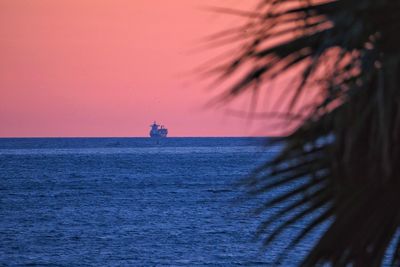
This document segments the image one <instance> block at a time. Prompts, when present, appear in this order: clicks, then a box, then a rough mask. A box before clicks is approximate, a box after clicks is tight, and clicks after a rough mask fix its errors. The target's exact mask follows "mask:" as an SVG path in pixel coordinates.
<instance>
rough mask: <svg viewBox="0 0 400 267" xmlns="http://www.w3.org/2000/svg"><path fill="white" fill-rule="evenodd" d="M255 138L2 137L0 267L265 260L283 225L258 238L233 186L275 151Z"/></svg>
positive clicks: (299, 252) (295, 260)
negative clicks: (265, 242)
mask: <svg viewBox="0 0 400 267" xmlns="http://www.w3.org/2000/svg"><path fill="white" fill-rule="evenodd" d="M265 141H266V140H265V139H263V138H166V139H150V138H15V139H14V138H3V139H0V266H274V263H275V261H276V258H277V256H278V254H279V252H280V251H282V247H284V245H285V244H287V241H286V240H285V235H283V237H281V239H280V240H278V242H277V244H275V245H274V246H270V247H267V248H263V246H262V244H261V241H260V240H257V239H256V238H255V230H256V228H257V226H258V225H259V223H260V220H262V218H264V217H265V214H262V215H260V216H255V215H254V213H253V210H254V209H255V208H256V207H257V205H259V204H260V202H259V201H258V200H257V201H251V200H250V201H249V200H243V201H242V198H241V197H242V196H243V195H244V192H243V190H242V189H241V188H240V187H238V186H237V184H238V181H240V180H241V179H243V178H245V177H247V176H248V175H249V173H250V172H251V171H252V170H253V169H254V168H256V167H257V166H259V165H260V164H261V163H263V162H265V161H266V160H268V159H271V157H274V156H275V155H276V154H277V153H278V152H279V151H280V148H279V147H274V146H264V144H265ZM243 199H244V198H243ZM293 227H294V228H296V229H297V230H298V229H301V228H302V225H294V226H293ZM296 229H293V231H295V230H296ZM291 234H292V233H291V229H290V228H289V231H288V233H286V236H290V235H291ZM311 246H312V242H311V241H310V242H304V245H301V246H300V247H298V248H296V249H295V250H294V251H292V252H291V254H289V255H288V256H287V257H285V258H284V263H282V265H284V266H296V265H298V264H299V262H300V261H301V259H302V258H303V257H304V255H306V254H307V252H308V250H309V249H310V247H311Z"/></svg>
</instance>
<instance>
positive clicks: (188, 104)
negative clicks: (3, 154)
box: [0, 0, 277, 137]
mask: <svg viewBox="0 0 400 267" xmlns="http://www.w3.org/2000/svg"><path fill="white" fill-rule="evenodd" d="M239 2H242V3H243V1H234V0H231V1H228V0H226V1H222V0H220V1H217V0H215V1H212V0H168V1H166V0H162V1H160V0H157V1H156V0H58V1H54V0H34V1H33V0H32V1H26V0H0V39H1V41H0V58H1V61H0V125H1V126H0V136H3V137H13V136H15V137H24V136H26V137H27V136H32V137H39V136H55V137H57V136H147V135H148V131H149V125H150V123H151V122H152V121H153V120H157V121H159V122H162V123H164V124H165V125H166V126H167V127H168V128H169V131H170V135H171V136H249V135H260V134H276V133H277V130H276V129H275V128H273V126H271V125H269V126H268V125H267V126H265V125H266V124H265V123H263V124H261V123H260V122H259V121H258V122H257V121H254V122H251V123H250V122H249V121H248V120H246V119H242V118H237V117H232V116H229V115H227V114H226V112H224V109H223V108H222V109H216V108H205V107H204V105H205V104H206V103H207V101H208V100H210V99H211V98H212V96H213V93H211V92H210V91H209V90H207V86H206V84H205V83H201V82H200V80H199V78H198V77H195V76H191V75H189V74H188V73H189V72H190V71H191V70H192V68H194V67H196V66H198V65H199V64H201V63H202V62H203V61H204V60H206V59H208V58H210V57H211V54H212V52H205V51H204V50H203V49H198V47H199V41H200V40H202V38H204V37H205V36H207V35H209V34H211V33H214V32H216V31H217V30H218V29H223V28H226V27H229V26H231V25H232V24H233V23H239V22H240V19H239V18H232V17H228V16H222V15H218V14H213V13H210V12H206V11H204V10H202V9H200V8H199V7H201V6H204V5H218V6H236V7H240V3H239ZM249 2H250V1H249ZM249 2H246V5H247V4H248V3H249ZM253 2H254V1H253ZM242 7H243V4H242ZM249 7H251V5H250V6H249ZM193 50H194V51H198V52H196V53H191V51H193ZM214 53H215V52H214ZM238 107H239V108H243V106H238ZM243 109H246V108H245V107H244V108H243Z"/></svg>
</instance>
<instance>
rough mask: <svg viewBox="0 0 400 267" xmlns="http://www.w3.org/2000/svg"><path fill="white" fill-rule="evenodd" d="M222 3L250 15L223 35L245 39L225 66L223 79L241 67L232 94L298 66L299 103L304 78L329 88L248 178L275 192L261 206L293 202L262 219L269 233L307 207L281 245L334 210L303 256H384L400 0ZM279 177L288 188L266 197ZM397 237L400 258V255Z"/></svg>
mask: <svg viewBox="0 0 400 267" xmlns="http://www.w3.org/2000/svg"><path fill="white" fill-rule="evenodd" d="M219 11H222V12H225V13H232V14H236V15H240V16H244V17H246V23H245V24H243V25H241V26H240V27H237V28H232V29H228V30H226V31H224V32H220V33H219V34H217V35H215V36H213V40H214V41H215V42H216V43H219V44H223V43H235V42H238V45H239V44H240V45H239V46H240V51H239V53H237V54H235V55H234V58H230V59H229V62H227V63H221V65H219V66H217V67H216V68H215V70H218V71H222V74H221V76H220V78H221V79H229V78H232V77H238V76H239V77H240V80H238V81H236V82H235V83H233V84H232V85H231V86H230V87H229V89H228V90H227V95H225V97H235V96H237V95H238V94H241V93H244V92H252V93H256V94H257V93H258V92H259V91H261V90H262V89H263V86H265V85H267V84H268V83H269V82H271V81H272V80H274V79H276V78H277V77H281V76H282V75H285V74H288V73H290V72H294V71H295V72H296V73H297V74H298V78H299V79H298V80H297V81H296V82H294V83H293V84H292V89H294V90H295V93H293V94H288V96H287V97H290V98H291V99H290V103H291V107H292V108H294V107H295V106H296V105H297V104H299V103H298V102H299V101H300V100H299V99H300V96H302V95H303V94H305V92H306V88H307V89H308V90H309V89H310V88H311V89H312V90H319V91H318V92H319V94H318V95H319V97H320V98H318V100H317V99H316V100H315V102H314V103H315V104H314V105H312V106H311V107H308V112H307V118H306V119H305V120H304V121H303V122H302V123H301V125H299V126H298V127H297V129H296V130H295V131H294V132H292V133H291V134H289V135H288V136H287V137H285V138H283V139H279V140H277V141H275V143H280V144H282V145H283V146H284V149H283V150H282V152H281V153H280V154H279V155H278V156H277V157H276V158H275V159H273V160H271V161H269V162H267V163H265V165H263V166H261V167H260V168H259V169H257V170H256V171H255V172H254V173H253V175H252V176H251V178H250V179H248V180H246V182H245V183H244V184H243V187H244V188H245V190H246V192H247V193H248V194H249V195H251V196H254V195H256V196H257V197H263V196H265V199H267V200H266V202H265V203H262V204H261V205H260V208H259V209H258V210H257V212H258V213H260V214H262V213H263V212H264V211H265V210H267V209H269V210H271V209H272V208H274V207H276V206H279V207H282V206H283V208H281V209H279V210H278V211H277V212H276V213H275V214H274V215H272V216H269V218H267V219H266V220H265V221H263V222H262V223H261V225H260V227H259V231H258V235H259V237H260V238H262V240H264V245H265V246H268V245H270V244H271V243H272V242H273V241H274V240H276V239H277V238H279V236H280V235H281V234H282V232H283V231H285V230H286V229H288V228H290V227H291V226H292V225H293V224H295V223H296V222H298V221H299V220H302V219H304V218H309V220H308V223H307V226H306V228H304V229H303V230H302V231H301V232H300V233H299V234H298V235H297V236H293V237H292V239H291V240H289V241H288V246H287V250H285V251H283V252H282V253H283V256H284V255H285V254H286V253H287V251H289V250H291V249H292V248H294V247H296V246H297V245H299V243H300V242H301V241H302V240H303V239H304V238H305V237H306V236H307V235H308V234H309V233H310V232H311V231H313V230H314V229H316V228H317V227H319V226H320V225H321V224H323V223H327V222H330V224H329V227H328V229H327V231H326V232H324V233H323V235H322V237H321V238H320V239H319V240H318V241H317V242H316V245H315V246H314V247H313V249H312V250H311V252H310V253H309V255H308V256H307V257H306V258H305V259H304V262H303V264H304V265H305V266H309V265H316V264H317V265H318V264H326V263H328V264H332V265H335V266H336V265H348V264H352V265H354V266H379V265H381V264H382V262H383V259H384V257H385V254H386V252H387V249H388V246H389V244H390V243H391V242H392V241H394V240H393V238H394V237H395V236H396V232H397V231H398V230H399V225H400V212H399V211H400V177H399V176H400V171H399V168H400V164H399V163H400V80H399V79H400V31H399V30H400V16H399V14H400V1H395V0H346V1H345V0H336V1H325V0H320V1H311V0H309V1H306V0H263V1H260V3H259V5H258V6H257V8H256V9H255V10H254V11H253V12H247V11H241V10H234V9H228V8H226V9H219ZM220 73H221V72H220ZM286 89H287V88H286ZM286 89H285V88H282V90H286ZM293 110H294V109H293ZM279 188H290V190H289V191H282V192H284V193H282V194H280V195H278V196H276V197H273V198H272V199H271V198H270V197H268V196H270V195H271V192H272V191H273V190H277V189H279ZM278 191H279V190H278ZM277 222H279V225H278V227H275V228H273V230H272V231H271V230H270V229H271V228H270V226H271V224H272V223H277ZM396 242H397V245H396V246H395V248H394V250H393V251H390V252H391V253H392V255H391V257H392V259H393V261H392V264H393V265H399V264H400V240H397V241H396Z"/></svg>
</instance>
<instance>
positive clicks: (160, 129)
mask: <svg viewBox="0 0 400 267" xmlns="http://www.w3.org/2000/svg"><path fill="white" fill-rule="evenodd" d="M150 127H151V130H150V137H153V138H157V137H167V135H168V129H167V128H165V127H164V125H159V124H157V123H156V122H154V123H153V124H152V125H150Z"/></svg>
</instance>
